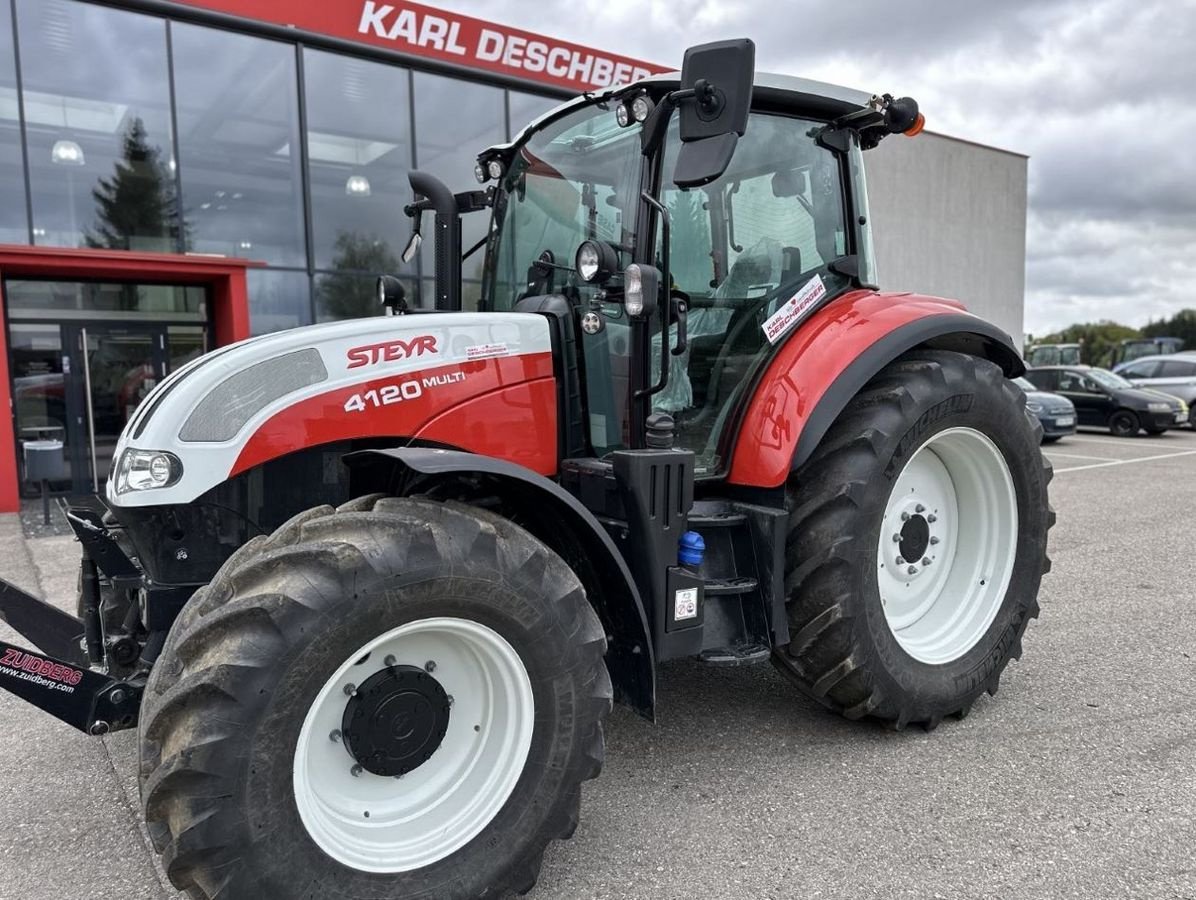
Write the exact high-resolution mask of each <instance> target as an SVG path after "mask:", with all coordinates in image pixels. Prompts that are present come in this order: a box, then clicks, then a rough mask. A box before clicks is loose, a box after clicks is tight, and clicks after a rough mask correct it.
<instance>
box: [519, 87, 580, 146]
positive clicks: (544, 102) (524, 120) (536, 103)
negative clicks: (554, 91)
mask: <svg viewBox="0 0 1196 900" xmlns="http://www.w3.org/2000/svg"><path fill="white" fill-rule="evenodd" d="M565 102H566V101H565V100H562V99H561V98H560V97H545V96H542V95H540V94H525V93H523V92H522V91H507V103H508V104H509V105H510V109H511V137H512V138H514V137H515V136H516V135H517V134H519V132H520V131H522V130H523V128H524V126H525V125H530V124H531V122H532V121H533V120H534V119H538V118H539V117H540V116H542V115H544V113H546V112H548V111H549V110H550V109H555V108H556V107H558V106H560V105H561V104H562V103H565Z"/></svg>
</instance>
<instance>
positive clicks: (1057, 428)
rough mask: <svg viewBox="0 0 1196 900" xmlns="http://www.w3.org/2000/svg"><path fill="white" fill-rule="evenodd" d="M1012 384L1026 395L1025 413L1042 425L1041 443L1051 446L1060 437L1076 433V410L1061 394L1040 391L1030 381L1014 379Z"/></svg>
mask: <svg viewBox="0 0 1196 900" xmlns="http://www.w3.org/2000/svg"><path fill="white" fill-rule="evenodd" d="M1013 383H1014V384H1016V385H1017V386H1018V387H1020V388H1021V389H1022V390H1023V391H1024V392H1025V394H1026V411H1027V412H1028V413H1030V414H1031V415H1034V416H1037V417H1038V421H1039V422H1041V423H1042V442H1043V443H1044V444H1053V443H1054V442H1055V441H1057V440H1059V438H1061V437H1066V436H1067V435H1069V434H1075V433H1076V408H1075V407H1074V406H1073V405H1072V402H1071V401H1070V400H1068V399H1067V398H1066V397H1064V396H1062V395H1061V394H1052V393H1050V392H1049V391H1040V390H1039V389H1038V388H1036V387H1035V386H1034V383H1033V382H1032V381H1027V380H1026V379H1025V378H1015V379H1013Z"/></svg>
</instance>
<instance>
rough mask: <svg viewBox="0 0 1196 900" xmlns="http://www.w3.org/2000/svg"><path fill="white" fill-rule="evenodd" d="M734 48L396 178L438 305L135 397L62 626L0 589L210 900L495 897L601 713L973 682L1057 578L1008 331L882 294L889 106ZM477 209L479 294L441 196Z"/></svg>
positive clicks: (991, 674)
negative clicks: (472, 288) (455, 165)
mask: <svg viewBox="0 0 1196 900" xmlns="http://www.w3.org/2000/svg"><path fill="white" fill-rule="evenodd" d="M753 64H754V49H753V45H752V44H751V42H750V41H742V40H741V41H726V42H720V43H716V44H710V45H706V46H703V47H698V48H693V49H691V50H690V51H688V52H687V54H686V57H685V64H684V68H683V70H682V72H681V73H680V75H678V74H673V75H666V76H659V77H653V78H650V79H648V80H646V81H642V82H639V83H637V84H634V85H631V86H627V87H619V88H613V89H610V90H606V91H603V92H601V93H597V94H587V95H585V96H582V97H578V98H577V99H575V100H573V101H571V102H568V103H566V104H564V105H562V106H560V107H559V108H557V109H555V110H553V111H552V112H549V113H548V114H546V115H544V116H543V117H541V118H540V119H538V120H537V121H535V122H534V123H532V124H531V125H529V126H528V127H527V128H526V129H525V130H524V131H523V132H522V133H521V134H520V135H519V136H518V137H517V138H516V139H515V140H514V141H512V142H511V143H510V144H505V145H501V146H495V147H490V148H487V149H485V150H484V151H483V152H482V153H481V154H480V155H479V157H478V166H477V171H476V175H477V176H478V178H479V181H480V182H481V187H480V189H477V190H473V191H467V192H462V193H456V194H454V193H453V192H451V191H450V190H449V189H448V188H446V187H445V186H444V185H443V184H441V183H440V182H438V181H436V180H435V179H433V178H431V177H429V176H427V175H425V174H420V173H415V174H413V175H412V178H411V181H412V185H413V187H414V189H415V191H416V195H417V197H416V200H415V202H413V203H412V204H411V206H410V207H408V213H409V214H410V215H411V216H412V217H413V218H414V219H415V226H414V228H415V235H416V238H415V239H414V240H413V243H412V248H411V249H412V252H414V249H415V247H416V246H417V245H418V242H419V239H418V235H419V233H420V219H421V218H422V217H423V216H424V215H426V214H431V215H432V216H433V217H434V227H435V244H436V246H435V251H436V252H435V259H436V274H437V301H436V306H437V309H436V310H423V309H409V308H408V307H407V304H406V302H405V299H404V297H403V296H402V290H401V287H400V286H399V284H398V282H397V281H396V280H395V279H393V278H384V279H382V280H381V282H380V284H379V293H380V299H381V300H382V301H383V302H384V303H385V304H386V307H387V312H389V313H390V315H387V316H386V317H379V318H369V319H359V320H354V321H345V322H339V323H333V324H326V325H319V326H314V327H310V328H300V329H295V330H292V331H286V332H282V333H279V334H273V335H269V336H265V337H259V338H254V339H252V340H249V341H245V342H243V343H240V344H237V345H234V346H230V347H226V348H223V349H220V350H217V351H215V352H212V353H209V354H207V355H205V356H202V357H200V358H198V359H196V360H194V361H193V362H191V363H190V364H188V365H187V366H185V367H183V368H182V369H180V370H179V371H178V372H176V373H175V374H173V375H172V376H170V377H169V378H167V379H166V380H165V381H163V382H162V383H161V384H159V385H158V386H157V387H156V388H155V389H154V390H153V391H152V392H151V393H150V394H149V396H148V397H147V398H146V399H145V400H144V402H143V403H141V405H140V406H139V407H138V409H137V410H136V412H135V413H134V415H133V416H132V418H131V420H130V421H129V423H128V425H127V427H126V428H125V430H124V433H123V435H122V437H121V439H120V442H119V445H118V447H117V451H116V454H115V462H114V466H113V472H112V473H111V477H110V479H109V481H108V487H107V495H106V497H105V498H104V499H103V501H102V502H99V503H97V504H96V505H95V506H94V507H80V508H76V509H73V510H72V511H71V513H70V521H71V522H72V525H73V527H74V528H75V531H76V533H77V535H78V537H79V540H80V542H81V546H82V550H83V559H82V564H81V570H80V591H79V602H78V607H79V609H78V612H79V614H78V616H77V617H73V616H69V615H67V614H65V613H62V612H59V611H57V610H56V609H55V608H54V607H51V606H49V605H47V604H44V603H41V602H40V601H38V600H36V599H35V598H33V597H31V596H29V595H26V594H24V593H22V592H20V591H19V590H18V589H16V588H15V587H13V586H11V585H5V584H3V583H0V610H2V611H3V614H4V617H5V619H6V620H7V621H8V622H9V623H10V624H11V625H12V626H14V627H15V628H16V629H17V630H18V631H20V632H21V633H23V634H24V635H25V636H26V637H28V638H29V639H30V640H31V641H32V642H33V643H34V644H36V645H37V646H38V647H39V648H40V650H39V651H33V650H26V649H24V648H21V647H17V646H13V645H8V644H0V654H2V658H0V683H2V684H3V685H4V686H5V687H6V688H7V689H8V690H10V691H12V692H13V693H16V694H19V695H20V696H22V697H24V698H26V699H27V700H29V701H31V702H32V703H34V704H36V705H37V706H39V707H41V708H42V709H44V710H46V711H48V712H50V713H52V714H53V715H56V716H58V717H59V718H60V719H62V720H64V721H66V722H68V723H70V724H72V725H74V726H76V727H77V728H79V729H81V730H83V731H85V732H88V733H90V734H102V733H105V732H107V731H111V730H114V729H120V728H131V727H137V728H138V729H139V741H140V779H141V796H142V800H143V803H144V808H145V817H146V822H147V824H148V827H149V833H150V836H151V837H152V839H153V842H154V844H155V845H156V846H157V848H158V849H159V850H160V851H161V853H162V858H163V863H164V865H165V868H166V871H167V872H168V874H169V876H170V878H171V880H172V881H173V882H174V883H175V884H176V885H177V886H178V887H179V888H181V889H184V890H186V891H188V892H189V893H190V894H191V895H192V896H194V897H197V898H214V897H217V896H219V897H228V898H234V897H300V896H303V897H346V898H347V897H355V898H364V897H371V898H373V897H396V898H398V897H401V898H414V897H421V898H438V900H439V898H450V897H482V896H494V895H496V894H498V893H501V892H503V891H504V890H516V891H526V890H528V889H530V888H531V886H532V885H533V884H534V883H535V880H536V876H537V872H538V870H539V867H540V860H541V857H542V854H543V852H544V850H545V847H546V845H547V844H548V843H549V842H550V841H551V840H553V839H555V838H567V837H568V836H569V835H570V834H571V833H572V832H573V829H574V827H575V826H576V825H577V821H578V815H579V798H580V789H581V784H582V782H584V781H585V780H587V779H590V778H593V777H594V776H596V775H597V774H598V772H599V769H600V768H601V766H602V759H603V730H602V729H603V720H604V718H605V716H606V714H607V712H608V710H609V709H610V707H611V702H612V699H613V700H618V701H619V702H621V703H624V704H627V705H628V706H630V707H631V708H633V709H634V710H636V711H638V712H639V713H641V714H642V715H644V716H646V717H648V718H651V717H652V716H653V715H654V709H655V702H656V696H655V680H654V679H655V673H656V667H657V666H658V665H659V664H660V663H661V662H663V661H665V660H670V659H677V658H682V657H687V658H696V659H697V660H699V661H701V662H702V663H706V664H709V665H715V666H738V665H749V664H754V663H763V662H767V661H770V660H771V661H772V662H773V663H774V664H775V665H776V666H777V667H778V668H779V669H780V670H781V671H782V672H783V673H784V674H785V675H787V676H788V677H789V678H790V679H791V680H792V682H793V683H794V685H795V687H796V688H797V689H798V690H800V691H801V692H803V693H804V694H806V695H807V696H809V697H811V698H813V699H815V700H816V701H817V702H818V703H820V704H823V705H824V706H826V707H827V708H829V709H831V710H833V711H835V712H838V713H841V714H842V715H845V716H847V717H849V718H856V719H859V718H871V719H874V720H878V721H880V722H882V723H885V724H887V725H889V726H891V727H894V728H897V729H901V728H904V727H905V726H907V725H909V724H914V723H916V724H918V725H921V726H924V727H925V728H928V729H929V728H933V727H935V726H936V725H938V724H939V722H940V721H941V720H942V719H943V718H944V717H945V716H948V715H956V716H963V715H965V714H967V712H968V710H969V709H970V708H971V706H972V704H973V703H974V701H975V700H976V699H977V698H978V697H979V696H980V695H981V694H983V693H984V692H986V691H987V692H989V693H993V692H995V691H996V689H997V681H998V679H999V678H1000V676H1001V673H1002V671H1003V669H1004V668H1005V666H1006V664H1007V663H1008V661H1009V660H1010V659H1011V658H1016V657H1017V656H1018V655H1019V654H1020V653H1021V640H1022V635H1023V632H1024V631H1025V628H1026V625H1027V623H1028V622H1029V620H1030V619H1032V618H1033V617H1034V616H1036V615H1037V614H1038V604H1037V601H1036V597H1037V593H1038V587H1039V580H1040V578H1041V576H1042V574H1043V572H1044V571H1046V569H1047V558H1046V538H1047V530H1048V528H1049V527H1050V525H1051V524H1052V521H1053V513H1052V512H1051V511H1050V508H1049V506H1048V503H1047V482H1048V480H1049V476H1050V469H1049V466H1048V465H1047V463H1046V462H1045V461H1044V459H1043V458H1042V456H1041V454H1040V453H1039V449H1038V445H1039V436H1040V428H1039V425H1038V424H1037V422H1036V421H1035V420H1033V419H1031V418H1029V417H1027V415H1026V413H1025V410H1024V405H1025V399H1024V396H1023V394H1022V392H1021V391H1020V390H1019V389H1018V388H1017V387H1016V386H1014V385H1013V384H1012V383H1011V381H1010V378H1012V377H1014V376H1017V375H1020V374H1021V373H1022V371H1023V368H1024V367H1023V364H1022V361H1021V359H1020V357H1019V355H1018V353H1017V351H1016V349H1015V348H1014V347H1013V346H1012V344H1011V343H1010V340H1009V338H1008V337H1007V336H1006V335H1005V334H1003V333H1001V332H1000V331H999V330H997V329H996V328H994V327H993V326H991V325H989V324H987V323H986V322H984V321H981V320H980V319H978V318H976V317H974V316H972V315H970V314H968V313H967V312H966V311H965V310H964V308H963V307H962V306H961V305H960V304H959V303H956V302H953V301H949V300H942V299H936V298H932V297H923V296H916V295H910V294H897V295H894V294H885V293H882V292H880V291H879V285H878V276H877V273H876V270H875V263H874V258H873V251H872V239H871V232H870V227H871V226H870V222H869V213H868V200H867V191H866V188H865V180H864V167H863V159H862V154H863V153H864V152H865V151H866V150H868V149H869V148H871V147H874V146H875V145H876V144H877V143H878V142H879V141H880V140H881V139H882V138H884V137H886V136H887V135H891V134H899V133H902V132H904V133H907V134H914V133H916V132H917V131H919V130H920V129H921V126H922V118H921V116H920V114H919V113H918V109H917V104H916V103H914V102H913V101H912V100H909V99H894V98H892V97H890V96H888V95H884V96H870V95H868V94H862V93H859V92H856V91H850V90H846V89H842V88H837V87H833V86H830V85H825V84H819V83H815V82H811V81H806V80H802V79H798V78H790V77H783V76H772V75H760V76H758V77H756V76H754V75H753ZM479 213H481V214H486V215H489V216H490V221H491V226H490V229H489V232H488V236H487V239H486V241H485V242H484V264H483V267H482V268H483V273H484V283H483V287H482V299H481V303H480V306H479V311H477V312H464V311H461V310H460V307H461V264H462V256H463V254H462V248H461V237H460V234H461V229H460V219H461V216H462V215H464V214H479Z"/></svg>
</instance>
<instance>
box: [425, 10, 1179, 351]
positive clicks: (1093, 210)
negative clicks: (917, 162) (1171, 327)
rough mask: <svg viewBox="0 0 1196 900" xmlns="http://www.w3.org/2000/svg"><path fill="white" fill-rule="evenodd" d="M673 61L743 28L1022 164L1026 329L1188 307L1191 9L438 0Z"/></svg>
mask: <svg viewBox="0 0 1196 900" xmlns="http://www.w3.org/2000/svg"><path fill="white" fill-rule="evenodd" d="M441 2H442V3H443V4H444V5H446V6H451V7H453V8H456V9H459V10H461V11H463V12H468V13H471V14H473V15H477V16H479V17H481V18H487V19H493V20H494V21H499V22H506V23H509V24H512V25H519V26H521V27H526V28H531V29H533V30H536V31H540V32H543V33H546V34H552V35H556V36H559V37H562V38H566V39H569V40H573V41H577V42H578V43H582V44H587V45H591V46H597V47H602V48H605V49H608V50H611V51H613V52H618V53H622V54H626V55H628V56H635V57H639V58H642V59H647V60H651V61H654V62H659V63H662V64H665V65H669V64H677V63H679V61H680V58H681V54H682V52H683V50H684V48H685V47H686V46H688V45H690V44H694V43H699V42H701V41H706V40H715V39H719V38H726V37H732V36H740V35H745V36H747V37H751V38H753V39H754V40H755V41H756V44H757V61H758V66H759V68H761V69H764V70H769V71H781V72H788V73H791V74H795V75H804V76H807V77H811V78H817V79H821V80H825V81H830V82H835V83H839V84H846V85H850V86H853V87H859V88H863V89H865V90H870V91H889V92H891V93H894V94H909V95H911V96H914V97H917V98H918V100H919V102H920V103H921V106H922V109H923V111H924V112H925V113H926V115H927V118H928V120H929V122H930V125H931V127H932V128H934V129H935V130H937V131H941V132H943V133H946V134H952V135H956V136H958V137H962V138H967V139H969V140H974V141H979V142H982V143H988V144H993V145H995V146H999V147H1005V148H1008V149H1012V150H1016V151H1018V152H1021V153H1026V154H1028V155H1029V156H1030V197H1029V216H1028V224H1027V269H1026V330H1027V331H1028V332H1031V333H1043V332H1044V331H1048V330H1052V329H1055V328H1058V327H1062V326H1065V325H1067V324H1070V323H1071V322H1074V321H1081V320H1089V319H1100V318H1112V319H1118V320H1120V321H1123V322H1126V323H1127V324H1134V325H1140V324H1144V323H1145V322H1146V321H1148V320H1149V319H1150V318H1152V317H1153V318H1158V317H1160V316H1163V315H1167V314H1169V313H1171V312H1174V311H1176V310H1178V309H1181V308H1183V307H1185V306H1196V296H1194V295H1193V293H1192V291H1191V288H1190V285H1191V284H1192V283H1193V276H1196V263H1194V262H1193V259H1194V258H1196V151H1193V150H1192V149H1191V144H1190V142H1191V136H1192V135H1193V134H1196V103H1193V102H1192V100H1193V96H1192V85H1193V84H1196V50H1194V49H1193V48H1196V0H1092V2H1088V0H1003V2H1001V3H980V2H969V0H962V2H956V3H951V4H945V3H942V2H939V0H907V2H905V3H903V4H899V5H894V4H892V3H882V2H879V0H863V2H853V3H842V2H840V3H824V2H814V0H799V2H789V3H785V4H778V3H776V2H775V0H730V2H720V0H669V2H664V0H649V2H633V0H580V2H572V0H541V2H539V3H537V4H536V5H535V7H534V9H535V16H534V20H532V19H529V15H528V10H529V8H530V7H529V6H528V5H527V4H526V2H525V0H441Z"/></svg>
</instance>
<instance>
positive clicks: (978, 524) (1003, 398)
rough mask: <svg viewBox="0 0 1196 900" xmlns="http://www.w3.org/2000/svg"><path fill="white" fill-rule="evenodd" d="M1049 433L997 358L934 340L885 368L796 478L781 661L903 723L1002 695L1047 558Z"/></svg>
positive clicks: (832, 698)
mask: <svg viewBox="0 0 1196 900" xmlns="http://www.w3.org/2000/svg"><path fill="white" fill-rule="evenodd" d="M1041 435H1042V426H1041V425H1040V424H1039V423H1038V421H1037V420H1036V419H1032V418H1030V417H1028V416H1027V415H1026V413H1025V397H1024V395H1023V394H1022V393H1021V392H1020V391H1019V390H1018V389H1017V388H1016V387H1015V386H1014V385H1013V384H1012V383H1011V382H1009V381H1008V380H1006V379H1005V378H1004V376H1003V374H1002V372H1001V370H1000V369H999V368H998V367H997V366H996V365H994V364H993V363H991V362H988V361H986V360H982V359H977V358H974V357H970V356H965V355H963V354H959V353H951V352H947V351H931V350H926V351H916V352H911V353H910V354H907V355H906V356H904V357H902V358H901V359H899V360H897V361H896V362H894V363H892V364H891V365H889V366H887V367H886V368H885V369H883V370H882V371H881V372H880V373H879V374H878V375H877V376H876V377H875V378H874V379H873V380H872V381H871V382H870V383H869V384H868V385H867V386H866V387H865V388H864V390H863V391H862V392H861V393H860V394H859V395H857V396H856V397H855V398H854V399H853V400H852V401H851V402H850V403H849V404H848V406H847V408H846V409H845V410H844V411H843V413H842V414H841V415H840V416H839V418H838V419H837V420H836V422H835V423H834V424H833V425H832V426H831V428H830V430H829V431H828V432H827V435H826V437H825V438H824V439H823V441H822V443H821V445H820V446H819V448H818V450H816V451H815V453H814V455H813V457H812V458H811V459H810V461H809V462H808V463H807V464H806V465H805V466H804V467H803V468H802V469H801V470H800V471H799V472H798V473H797V474H796V475H795V477H794V479H793V482H792V484H791V497H792V506H791V510H792V511H791V515H790V533H789V540H788V543H787V547H786V588H787V591H788V604H787V607H788V614H789V632H790V641H789V644H788V645H787V646H785V647H783V648H780V649H779V650H778V651H777V653H776V654H775V657H774V658H775V659H776V660H777V662H778V663H779V665H780V666H781V668H782V670H783V671H784V672H786V673H788V674H790V675H791V676H792V677H793V678H794V679H795V680H796V681H797V682H798V684H799V685H800V686H801V687H802V689H803V690H804V691H805V692H806V693H808V694H809V695H811V696H813V697H815V698H816V699H817V700H819V701H820V702H822V703H823V704H824V705H826V706H828V707H830V708H832V709H834V710H836V711H838V712H841V713H842V714H844V715H845V716H847V717H849V718H861V717H864V716H871V717H874V718H877V719H880V720H883V721H885V722H888V723H890V724H892V725H894V726H895V727H897V728H902V727H904V726H905V725H906V724H908V723H910V722H917V723H922V724H924V725H926V726H927V727H933V726H935V725H937V724H938V723H939V721H940V720H941V719H942V718H943V717H944V716H946V715H948V714H952V713H955V714H960V715H962V714H966V713H967V711H968V710H969V709H970V708H971V705H972V703H973V702H974V701H975V700H976V698H977V697H978V696H979V695H980V694H981V693H983V692H984V691H988V692H990V693H995V692H996V689H997V682H998V679H999V678H1000V675H1001V672H1002V671H1003V670H1004V668H1005V666H1006V665H1007V663H1008V662H1009V660H1010V659H1011V658H1016V657H1019V656H1020V655H1021V640H1022V635H1023V633H1024V632H1025V629H1026V625H1027V623H1028V622H1029V620H1030V619H1031V618H1034V617H1035V616H1037V615H1038V602H1037V595H1038V587H1039V582H1040V580H1041V577H1042V575H1043V573H1044V572H1046V571H1047V570H1048V569H1049V561H1048V560H1047V557H1046V538H1047V530H1048V529H1049V528H1050V526H1051V524H1053V522H1054V513H1053V512H1052V511H1051V509H1050V506H1049V504H1048V501H1047V482H1048V481H1049V480H1050V476H1051V468H1050V463H1049V462H1047V461H1046V459H1045V458H1044V457H1043V455H1042V453H1041V451H1040V449H1039V441H1040V439H1041Z"/></svg>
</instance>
